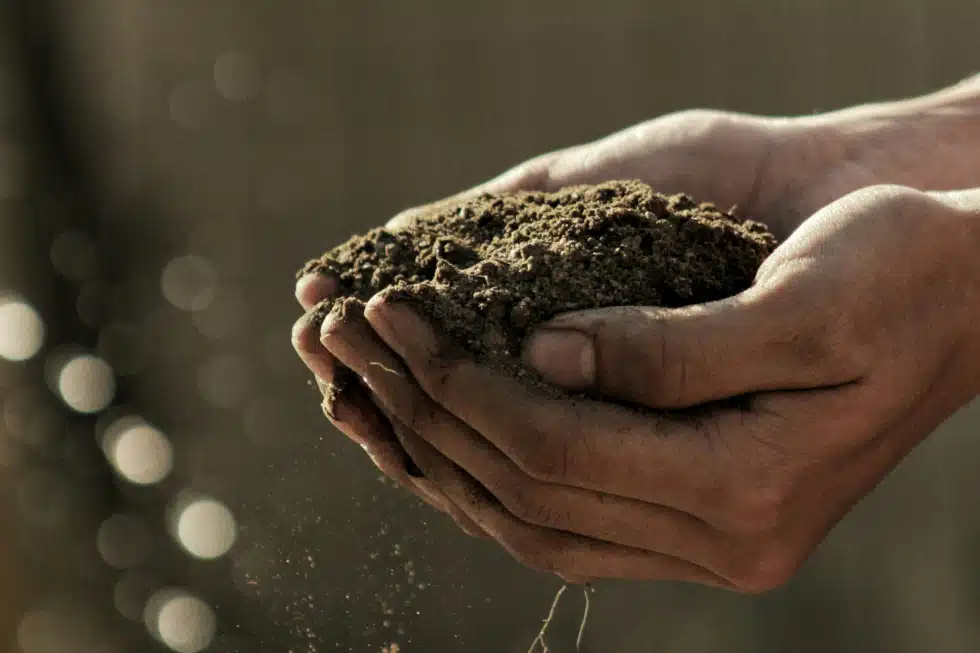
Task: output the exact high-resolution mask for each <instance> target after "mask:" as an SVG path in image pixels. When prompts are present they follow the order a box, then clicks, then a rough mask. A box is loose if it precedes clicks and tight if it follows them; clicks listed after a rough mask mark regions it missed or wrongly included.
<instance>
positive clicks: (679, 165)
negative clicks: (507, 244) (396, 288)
mask: <svg viewBox="0 0 980 653" xmlns="http://www.w3.org/2000/svg"><path fill="white" fill-rule="evenodd" d="M848 125H850V123H849V122H847V121H832V122H831V123H829V124H826V123H825V122H823V121H815V120H813V119H811V118H805V119H792V120H786V119H773V118H761V117H756V116H747V115H740V114H733V113H725V112H720V111H703V110H697V111H685V112H681V113H676V114H671V115H668V116H664V117H661V118H657V119H655V120H651V121H649V122H646V123H642V124H640V125H637V126H635V127H632V128H630V129H627V130H625V131H623V132H620V133H618V134H614V135H612V136H610V137H608V138H605V139H603V140H600V141H598V142H596V143H590V144H586V145H580V146H576V147H572V148H568V149H565V150H562V151H558V152H553V153H550V154H546V155H543V156H540V157H537V158H535V159H533V160H531V161H528V162H526V163H524V164H521V165H519V166H517V167H515V168H513V169H512V170H510V171H508V172H506V173H504V174H503V175H501V176H499V177H497V178H496V179H493V180H491V181H489V182H487V183H485V184H481V185H480V186H478V187H476V188H473V189H470V190H468V191H466V192H464V193H461V194H459V195H456V196H454V197H452V198H449V199H447V200H443V203H446V202H453V201H458V200H460V199H462V198H464V197H466V196H472V195H475V194H478V193H481V192H485V191H491V192H507V191H513V190H518V189H526V190H532V189H537V190H552V189H557V188H560V187H563V186H567V185H570V184H580V183H595V182H600V181H607V180H610V179H622V178H638V179H642V180H645V181H647V182H648V183H650V184H651V185H652V186H653V187H654V188H657V189H658V190H662V191H664V192H680V191H684V192H687V193H690V194H693V195H694V196H695V197H697V198H698V199H702V200H710V201H714V202H716V203H718V204H720V205H723V206H725V207H727V206H730V205H735V204H737V205H739V206H740V207H741V209H742V210H743V212H744V213H745V214H746V215H750V216H753V217H756V218H759V219H764V220H765V221H767V222H768V223H769V224H770V226H771V228H773V229H774V230H775V231H776V233H777V235H780V236H785V235H788V234H789V233H791V232H792V230H793V229H795V228H796V226H797V225H798V224H799V222H800V221H801V220H802V219H803V218H804V217H805V216H807V215H809V213H810V212H812V210H814V209H815V208H816V207H819V206H822V205H823V204H826V203H828V202H830V201H832V200H833V199H836V198H837V197H839V196H840V195H841V194H843V193H845V192H847V191H849V190H852V189H855V188H859V187H861V186H865V185H867V184H870V183H874V181H875V180H876V178H877V176H879V175H884V174H890V171H889V166H891V167H893V168H894V167H895V165H897V164H895V162H894V161H893V160H892V158H891V157H888V156H881V155H880V150H881V148H880V147H878V146H877V145H875V144H874V143H872V139H866V140H868V145H867V147H864V148H862V147H856V146H855V145H854V144H853V143H852V140H853V139H852V138H851V137H850V136H848V134H849V133H850V132H851V131H852V130H851V129H850V128H849V127H848ZM863 152H867V154H868V156H867V157H866V158H867V161H868V163H867V164H865V163H863V160H864V158H865V157H863V156H862V153H863ZM844 154H846V156H844ZM872 155H875V156H872ZM896 159H897V160H899V161H904V160H907V159H903V158H902V157H896ZM892 172H893V171H892ZM815 180H819V183H818V182H816V181H815ZM432 206H434V205H430V206H428V207H422V208H416V209H410V210H408V211H405V212H403V213H401V214H399V215H398V216H396V217H395V218H394V219H392V220H391V221H390V222H389V224H388V226H389V227H391V228H400V227H403V226H405V225H406V224H409V223H411V221H412V220H413V219H415V217H417V216H418V215H419V213H420V212H421V211H422V210H423V209H431V208H432ZM334 292H335V284H334V282H333V280H331V279H328V278H325V277H322V276H319V275H315V274H314V275H308V276H306V277H304V278H302V279H300V281H299V282H298V284H297V286H296V298H297V300H298V301H299V303H300V305H301V306H302V307H303V309H304V310H305V311H307V312H309V311H310V310H311V309H312V308H313V307H314V305H316V304H317V303H318V302H320V301H322V300H324V299H327V298H329V297H331V296H332V295H333V294H334ZM311 324H312V323H311V321H310V319H309V315H305V316H303V317H302V318H301V319H300V320H299V321H298V322H297V323H296V325H295V328H294V329H293V345H294V348H295V349H296V351H297V353H298V354H299V356H300V358H301V359H302V360H303V362H304V363H305V364H306V365H307V367H308V368H309V369H310V370H311V372H313V374H314V375H315V376H316V377H317V379H318V382H319V383H320V384H321V387H325V386H326V384H327V383H329V382H330V380H331V379H332V378H333V373H334V369H335V362H334V361H333V359H332V357H331V356H330V354H329V352H328V351H327V350H326V349H325V348H324V347H323V346H322V345H321V344H320V342H319V334H318V333H317V332H316V330H315V328H313V327H311ZM347 328H352V327H350V325H348V327H347ZM336 410H337V411H338V412H339V413H345V412H346V413H348V422H346V423H345V424H344V425H343V426H341V427H340V428H341V430H342V431H343V432H345V433H346V434H347V435H348V436H350V437H352V438H353V439H355V440H356V441H358V443H359V444H361V445H362V446H364V447H365V448H366V449H367V450H368V452H369V454H370V455H371V456H372V459H373V460H374V461H375V463H376V464H377V465H378V467H379V468H380V469H381V470H382V471H383V472H384V473H386V474H387V475H388V476H389V477H391V478H392V479H394V480H396V481H398V482H400V483H402V484H405V477H406V470H405V464H406V463H405V456H404V453H403V452H401V451H400V448H399V447H398V445H397V443H394V442H393V441H392V440H391V438H390V434H388V433H386V431H387V430H388V427H387V423H386V420H385V418H384V416H383V415H381V414H379V412H378V410H377V409H376V408H374V407H373V406H372V404H371V402H370V400H369V397H367V395H366V393H364V392H363V390H362V389H360V388H353V389H352V390H351V392H350V393H348V396H347V397H345V398H342V399H341V400H340V402H339V403H338V404H337V408H336ZM355 423H356V426H355V425H354V424H355ZM368 425H371V427H370V428H369V427H368ZM409 486H410V487H413V486H412V484H409ZM429 498H430V502H434V501H432V497H429Z"/></svg>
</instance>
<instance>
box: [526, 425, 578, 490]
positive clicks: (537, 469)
mask: <svg viewBox="0 0 980 653" xmlns="http://www.w3.org/2000/svg"><path fill="white" fill-rule="evenodd" d="M533 441H534V444H527V445H525V446H522V447H521V448H520V449H519V450H518V451H517V452H515V453H516V454H517V455H516V460H515V462H516V463H517V466H518V467H519V468H520V469H521V471H523V472H524V473H525V474H527V475H528V476H530V477H531V478H532V479H534V480H536V481H542V482H545V483H554V482H560V481H562V480H564V479H565V478H566V477H567V475H568V465H569V448H568V443H567V442H565V441H564V440H563V439H557V438H553V437H551V436H548V435H545V434H540V435H539V436H538V437H536V438H533Z"/></svg>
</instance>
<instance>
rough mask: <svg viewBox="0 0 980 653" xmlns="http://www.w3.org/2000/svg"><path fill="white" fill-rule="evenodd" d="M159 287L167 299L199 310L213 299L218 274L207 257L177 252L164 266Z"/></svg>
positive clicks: (177, 304) (177, 305)
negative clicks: (178, 253)
mask: <svg viewBox="0 0 980 653" xmlns="http://www.w3.org/2000/svg"><path fill="white" fill-rule="evenodd" d="M160 287H161V290H162V291H163V296H164V297H166V298H167V301H168V302H170V303H171V304H173V305H174V306H176V307H177V308H179V309H182V310H185V311H200V310H203V309H205V308H207V307H208V306H209V305H210V304H211V302H212V301H213V300H214V296H215V294H216V293H217V290H218V275H217V273H216V272H215V270H214V266H212V265H211V263H209V262H208V261H207V260H206V259H204V258H202V257H200V256H195V255H193V254H190V255H187V256H179V257H177V258H175V259H173V260H172V261H170V262H169V263H167V266H166V267H165V268H164V269H163V274H162V276H161V278H160Z"/></svg>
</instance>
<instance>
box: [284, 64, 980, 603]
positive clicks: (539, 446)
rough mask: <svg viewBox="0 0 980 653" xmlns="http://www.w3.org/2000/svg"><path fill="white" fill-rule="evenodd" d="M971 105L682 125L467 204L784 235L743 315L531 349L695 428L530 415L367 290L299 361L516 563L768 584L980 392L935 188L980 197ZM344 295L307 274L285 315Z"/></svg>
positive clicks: (607, 413)
mask: <svg viewBox="0 0 980 653" xmlns="http://www.w3.org/2000/svg"><path fill="white" fill-rule="evenodd" d="M978 96H980V92H978V84H977V82H976V80H974V81H971V82H967V83H966V84H963V85H961V86H958V87H955V88H953V89H949V90H946V91H943V92H941V93H937V94H934V95H932V96H927V97H926V98H917V99H914V100H908V101H903V102H898V103H889V104H883V105H874V106H869V107H859V108H856V109H851V110H847V111H842V112H837V113H833V114H826V115H823V116H811V117H805V118H799V119H786V118H762V117H753V116H743V115H737V114H727V113H719V112H709V111H694V112H684V113H680V114H673V115H670V116H666V117H662V118H659V119H656V120H653V121H651V122H648V123H645V124H643V125H639V126H637V127H634V128H631V129H629V130H626V131H624V132H621V133H619V134H616V135H613V136H611V137H609V138H608V139H604V140H602V141H599V142H596V143H592V144H587V145H583V146H578V147H574V148H570V149H568V150H563V151H560V152H555V153H551V154H548V155H545V156H543V157H539V158H536V159H534V160H532V161H530V162H528V163H526V164H523V165H521V166H518V167H517V168H515V169H513V170H511V171H510V172H508V173H505V174H504V175H502V176H501V177H499V178H497V179H495V180H493V181H491V182H488V183H487V184H485V185H483V186H481V187H480V188H478V189H477V192H478V191H480V190H497V191H506V190H512V189H517V188H527V189H541V190H550V189H554V188H558V187H562V186H566V185H569V184H573V183H594V182H599V181H603V180H608V179H620V178H638V179H641V180H643V181H646V182H648V183H650V184H651V185H652V186H654V187H655V188H657V189H661V190H663V191H665V192H675V191H684V192H688V193H690V194H692V195H695V196H696V197H698V198H704V199H711V200H713V201H715V202H717V203H719V204H722V205H725V206H728V205H738V206H739V207H740V210H741V211H742V212H743V213H744V214H746V215H750V216H752V217H755V218H757V219H760V220H762V221H765V222H768V223H769V224H770V226H771V227H772V228H773V230H774V232H775V233H776V234H777V235H778V236H779V237H780V238H781V240H782V241H783V242H782V244H781V245H780V247H779V248H778V249H777V250H776V251H775V253H774V254H773V255H772V256H770V257H769V259H767V260H766V262H765V263H764V264H763V266H762V268H761V269H760V270H759V272H758V275H757V276H756V279H755V282H754V284H753V286H752V287H751V288H750V289H748V290H746V291H745V292H743V293H741V294H739V295H737V296H735V297H732V298H730V299H726V300H722V301H718V302H713V303H710V304H703V305H698V306H693V307H688V308H682V309H670V310H667V309H656V308H647V307H621V308H613V309H603V310H596V311H584V312H581V313H576V314H570V315H562V316H558V317H556V318H555V319H554V320H552V321H551V322H550V323H547V324H545V325H542V326H541V328H540V329H539V330H538V331H537V332H536V333H535V334H534V335H533V336H532V337H531V338H529V339H528V341H527V343H526V351H525V362H526V363H527V364H528V365H529V366H531V367H533V368H535V369H536V370H537V371H538V372H539V373H540V374H541V375H542V376H543V377H544V378H546V379H548V380H549V381H551V382H553V383H555V384H558V385H561V386H563V387H566V388H568V389H572V390H581V389H592V390H597V391H599V393H601V394H602V395H603V396H605V397H609V398H610V399H613V398H614V399H621V400H628V401H629V402H632V403H634V404H641V405H644V406H647V407H650V408H653V409H684V408H690V407H695V406H698V407H701V410H699V413H698V415H699V416H698V419H697V420H692V419H689V418H685V417H677V416H675V417H669V416H658V417H651V416H650V413H640V412H638V411H632V410H629V409H626V408H623V407H622V406H621V404H613V403H605V402H601V401H582V400H574V401H573V400H562V399H552V398H543V397H541V396H539V395H538V394H536V393H534V392H533V391H531V390H528V389H527V388H525V387H524V386H522V385H520V384H519V383H518V382H516V381H514V380H512V379H510V378H508V377H505V376H502V375H500V374H497V373H495V372H493V371H491V370H488V369H485V368H482V367H480V366H478V365H476V364H474V363H473V362H471V361H469V360H466V359H463V358H459V357H458V356H455V355H452V354H450V353H449V352H450V351H451V350H450V348H448V347H446V346H445V343H444V342H443V341H442V340H441V338H440V335H439V334H438V333H437V332H436V331H435V330H433V329H432V327H431V326H430V325H429V324H428V323H427V322H426V320H425V319H424V318H422V317H420V316H419V315H417V314H415V313H414V312H413V311H412V310H411V309H410V307H409V306H407V305H405V304H398V303H390V302H387V301H385V298H384V296H383V294H382V295H381V296H378V297H375V298H374V299H372V300H371V302H370V303H369V304H368V306H367V309H366V311H365V314H364V315H363V316H351V317H349V318H348V319H346V320H344V321H340V320H338V319H332V318H328V319H327V320H326V321H325V322H324V323H323V325H322V328H321V329H320V330H316V329H314V328H312V327H311V326H310V323H309V317H308V316H304V317H303V318H301V319H300V320H299V322H297V325H296V327H295V329H294V332H293V341H294V345H295V347H296V350H297V352H298V353H299V355H300V357H301V358H302V359H303V361H304V362H305V363H306V365H307V366H308V367H309V369H310V370H311V371H312V373H313V374H314V375H315V376H316V377H317V378H318V379H320V380H321V382H323V383H326V382H329V380H330V379H331V378H332V375H333V373H334V370H335V368H336V365H337V361H340V362H341V363H343V364H344V365H346V366H348V367H350V368H352V369H353V370H355V371H356V372H357V373H358V375H360V376H361V377H363V379H364V381H365V387H363V388H357V389H355V390H354V391H352V392H350V393H348V394H346V395H345V396H344V397H343V399H342V400H341V401H340V402H339V403H338V404H337V405H336V406H335V411H334V417H333V418H332V421H333V423H334V425H335V426H336V427H337V428H338V429H340V430H341V431H342V432H344V433H345V434H346V435H348V436H349V437H350V438H351V439H353V440H355V441H356V442H358V443H360V444H361V445H362V446H363V447H364V448H365V449H366V450H367V452H368V453H369V455H370V456H371V458H372V459H373V460H374V462H375V464H377V465H378V467H379V468H380V469H381V470H382V471H383V472H384V473H386V474H387V475H388V476H390V477H391V478H393V479H395V480H396V481H398V482H399V483H401V484H402V485H403V486H405V487H406V488H408V489H409V490H411V491H413V492H414V493H416V494H417V495H418V496H420V497H421V498H423V499H424V500H426V501H428V502H429V503H430V504H432V505H433V506H434V507H436V508H438V509H440V510H442V511H444V512H446V513H448V514H449V515H451V516H452V517H453V518H454V519H455V520H456V522H457V523H458V524H459V525H460V527H461V528H462V529H463V530H465V531H466V532H468V533H470V534H472V535H477V536H482V537H489V538H493V539H494V540H496V541H497V542H499V543H500V544H501V545H502V546H503V547H504V548H505V549H506V550H507V551H509V552H510V553H511V554H513V555H514V557H515V558H517V559H518V560H520V561H521V562H523V563H525V564H527V565H528V566H531V567H533V568H536V569H540V570H544V571H548V572H551V573H555V574H557V575H559V576H561V577H562V578H565V579H566V580H569V581H573V582H585V581H589V580H593V579H600V578H623V579H636V580H652V579H665V580H680V581H689V582H695V583H701V584H707V585H713V586H718V587H724V588H728V589H734V590H738V591H742V592H760V591H764V590H768V589H770V588H773V587H776V586H778V585H780V584H782V583H784V582H785V581H786V580H788V579H789V578H790V577H791V576H792V575H793V574H794V572H795V571H796V570H797V569H798V568H799V566H800V565H801V564H802V563H803V562H804V561H805V560H806V558H807V557H808V555H809V554H810V552H811V551H812V550H813V549H814V547H816V546H817V545H818V544H819V543H820V542H821V541H822V540H823V539H824V537H825V536H826V534H827V532H828V531H829V530H830V529H831V528H833V526H834V525H835V524H836V523H837V522H838V521H839V520H840V519H841V518H842V517H843V516H844V515H845V514H846V513H847V512H848V511H849V509H850V508H851V507H852V506H853V505H854V504H855V503H856V502H857V501H859V500H860V499H861V498H862V497H863V496H865V495H866V494H867V493H868V492H869V491H870V490H871V489H872V488H874V487H875V486H876V485H877V484H878V483H879V482H880V481H881V480H882V479H883V478H884V477H885V476H886V475H887V474H888V473H889V472H890V471H891V470H892V469H893V468H894V467H895V465H896V464H897V463H898V462H899V461H901V460H902V459H903V458H904V457H905V456H906V455H907V454H908V453H909V452H910V451H911V450H912V449H913V448H914V447H915V446H916V445H917V444H918V443H919V442H921V441H922V440H923V439H924V438H925V437H926V436H928V435H929V434H930V433H931V432H933V431H934V430H935V428H936V427H937V426H938V425H939V424H940V423H941V422H942V421H943V420H944V419H945V418H946V417H948V416H949V415H950V414H951V413H953V412H954V411H955V410H957V409H958V408H959V407H961V406H962V405H964V404H965V403H966V402H968V401H969V400H971V399H972V398H973V397H974V396H975V395H976V394H977V391H978V387H980V352H978V351H977V348H978V344H977V342H976V341H977V340H978V339H977V338H976V337H975V335H976V326H975V323H976V318H977V311H978V307H977V305H978V304H977V303H978V300H980V266H977V264H976V262H975V261H976V260H977V254H976V253H977V251H978V246H980V190H978V191H961V192H946V191H948V190H949V189H956V188H971V187H976V186H978V185H980V160H978V159H980V156H978V155H977V154H976V152H977V151H978V149H980V102H978V100H977V98H978ZM924 152H928V153H931V154H930V156H935V157H937V158H936V159H934V160H930V159H929V158H928V156H926V155H925V154H923V153H924ZM937 161H938V162H942V165H937ZM917 189H922V190H917ZM471 192H473V191H471ZM413 215H416V212H415V211H413V212H406V213H405V214H402V215H400V216H398V217H397V218H396V219H395V220H394V221H393V222H394V224H393V225H392V226H394V227H396V228H397V227H398V226H403V225H404V224H406V222H409V221H410V220H411V219H412V217H413ZM334 290H335V286H334V282H333V280H331V279H329V278H326V277H316V276H313V277H308V278H304V279H301V280H300V282H299V284H298V286H297V299H298V300H299V301H300V303H301V305H302V306H303V307H304V308H305V309H307V310H308V309H309V308H311V307H312V306H313V304H315V303H316V302H317V301H319V300H321V299H324V298H327V297H329V296H330V295H331V293H333V292H334ZM453 351H455V350H453ZM734 396H744V397H747V400H746V401H743V402H741V403H740V404H739V406H738V407H733V406H732V405H730V404H725V405H724V407H719V406H715V407H712V403H711V402H714V401H715V400H718V399H723V398H727V397H734ZM705 406H707V407H705ZM405 452H407V453H408V455H409V456H410V457H411V459H412V460H413V461H414V462H415V463H416V464H417V465H418V467H419V468H420V469H421V470H422V472H423V473H424V478H418V477H415V476H412V475H410V474H409V473H408V471H407V470H406V467H405V460H406V458H405Z"/></svg>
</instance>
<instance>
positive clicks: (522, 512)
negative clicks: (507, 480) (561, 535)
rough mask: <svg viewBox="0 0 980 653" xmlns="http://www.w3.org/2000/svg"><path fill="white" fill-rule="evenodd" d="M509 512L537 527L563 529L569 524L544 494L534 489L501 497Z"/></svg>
mask: <svg viewBox="0 0 980 653" xmlns="http://www.w3.org/2000/svg"><path fill="white" fill-rule="evenodd" d="M501 502H502V503H503V504H504V507H505V508H507V510H508V511H509V512H510V513H511V514H512V515H514V516H515V517H517V518H518V519H519V520H521V521H523V522H527V523H529V524H533V525H535V526H545V527H550V528H562V527H563V526H565V525H566V524H567V522H568V519H566V518H563V517H562V515H561V513H560V512H559V511H558V510H556V509H555V508H554V507H553V506H552V505H551V504H550V503H549V502H548V501H547V500H546V498H545V497H544V496H542V494H541V493H540V492H538V491H535V490H534V489H523V490H518V491H513V492H508V493H507V494H506V495H505V496H502V497H501Z"/></svg>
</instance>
